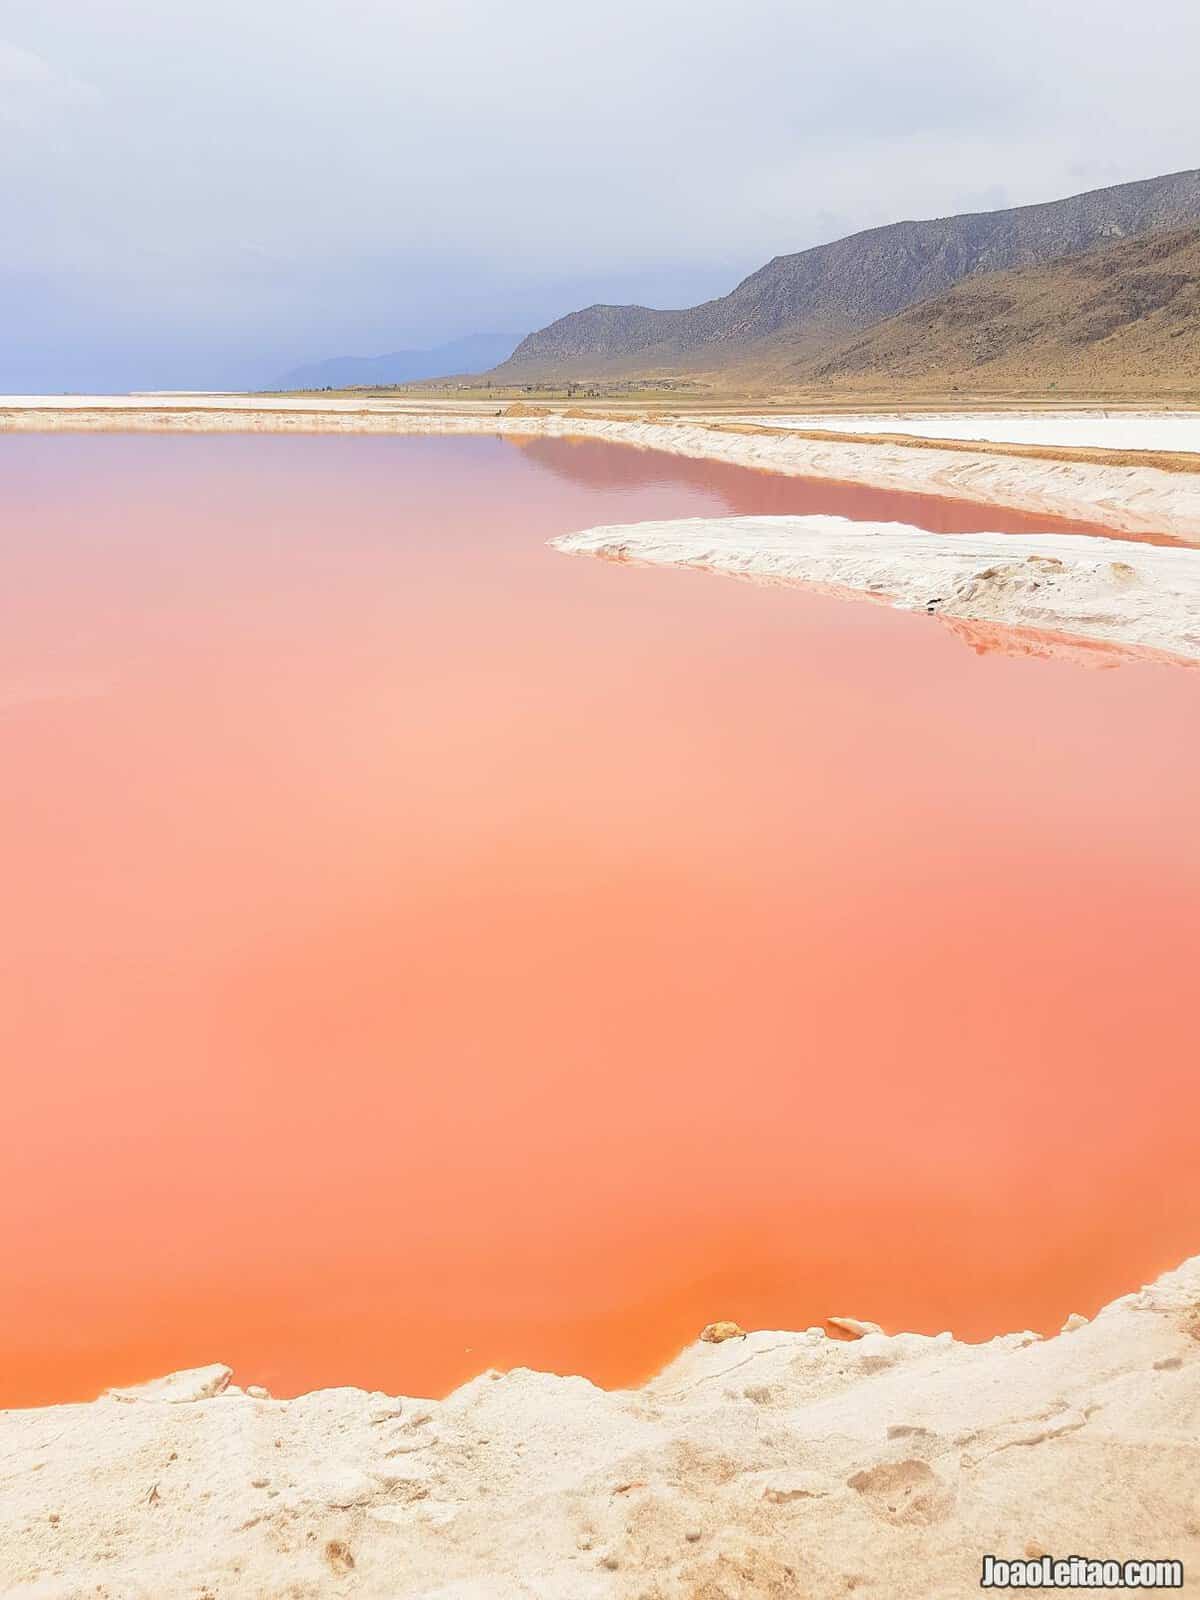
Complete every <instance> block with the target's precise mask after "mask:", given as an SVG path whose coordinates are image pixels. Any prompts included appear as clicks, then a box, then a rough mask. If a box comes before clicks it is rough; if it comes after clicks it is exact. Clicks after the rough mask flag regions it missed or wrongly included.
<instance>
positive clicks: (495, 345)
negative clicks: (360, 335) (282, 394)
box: [271, 333, 516, 389]
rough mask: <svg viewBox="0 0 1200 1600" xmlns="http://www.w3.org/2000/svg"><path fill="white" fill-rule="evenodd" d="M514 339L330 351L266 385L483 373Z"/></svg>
mask: <svg viewBox="0 0 1200 1600" xmlns="http://www.w3.org/2000/svg"><path fill="white" fill-rule="evenodd" d="M515 343H516V341H515V340H514V339H513V338H512V337H511V336H510V335H508V334H502V333H472V334H468V335H467V336H466V338H463V339H454V340H452V341H451V342H450V343H449V344H439V345H434V346H433V347H432V349H429V350H394V351H393V352H392V353H391V355H386V356H333V357H331V358H330V359H329V360H327V361H314V362H312V363H311V364H310V365H308V366H304V367H296V368H295V369H294V370H293V371H291V372H285V373H284V375H283V376H282V377H281V378H279V379H277V380H276V382H275V383H273V384H272V385H271V387H272V389H356V388H378V387H381V386H385V385H388V384H393V383H414V382H416V381H417V379H419V378H448V377H454V376H457V375H458V374H460V373H465V372H486V371H487V369H488V368H489V367H494V366H495V365H496V363H497V362H498V361H503V360H504V359H505V357H506V356H509V355H511V354H512V348H513V345H514V344H515Z"/></svg>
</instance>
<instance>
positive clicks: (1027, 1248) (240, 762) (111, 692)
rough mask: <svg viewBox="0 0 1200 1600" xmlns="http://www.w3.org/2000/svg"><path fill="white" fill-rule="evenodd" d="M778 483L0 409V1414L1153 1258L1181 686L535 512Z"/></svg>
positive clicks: (694, 502) (654, 1349)
mask: <svg viewBox="0 0 1200 1600" xmlns="http://www.w3.org/2000/svg"><path fill="white" fill-rule="evenodd" d="M568 460H569V461H570V463H571V464H572V468H576V469H577V468H578V466H579V464H580V463H581V462H582V463H584V465H585V466H586V471H579V470H571V471H567V470H565V469H564V467H563V463H564V462H566V461H568ZM800 487H803V489H804V492H805V493H809V492H811V493H813V494H819V493H821V492H824V491H823V490H822V488H821V486H819V485H804V486H798V485H797V484H795V483H794V482H789V483H788V484H787V486H786V492H787V494H788V495H791V494H792V493H793V492H799V488H800ZM782 492H783V491H782V490H781V488H780V483H779V482H778V481H776V480H772V479H769V478H767V477H764V476H762V475H758V474H750V473H747V474H740V473H738V472H737V471H736V470H735V469H731V468H720V467H705V466H700V465H697V464H695V463H685V462H681V461H679V460H677V459H675V458H667V459H664V460H661V461H656V459H655V458H653V457H650V456H646V455H642V454H634V453H632V452H626V451H621V450H619V449H616V448H603V447H600V446H594V445H589V446H588V447H587V453H586V454H585V455H583V454H580V453H579V452H578V450H577V449H576V447H571V446H568V447H566V448H565V450H563V451H554V450H544V449H543V448H542V442H540V441H539V442H538V447H537V448H536V449H533V448H530V447H529V446H528V445H525V446H522V447H521V448H514V447H513V446H512V445H511V444H509V443H504V442H501V441H498V440H487V439H459V440H453V439H386V438H359V439H354V438H295V439H290V438H286V437H272V438H252V437H236V436H234V437H215V438H205V437H199V436H198V437H194V438H171V437H147V436H129V437H120V436H108V437H102V438H89V437H86V436H80V437H70V436H59V437H54V438H37V437H34V436H28V437H12V438H6V439H3V440H0V497H2V507H3V513H4V514H3V519H2V521H0V562H2V563H3V574H4V582H3V585H2V586H0V749H2V752H3V762H4V784H3V786H2V787H0V876H2V879H3V882H4V885H5V907H6V913H7V914H6V916H5V919H4V922H3V924H2V925H0V1058H2V1059H3V1061H4V1063H5V1066H6V1069H7V1075H6V1115H5V1118H4V1121H3V1125H2V1129H0V1202H2V1204H3V1208H4V1214H5V1218H6V1224H7V1225H6V1228H5V1230H4V1234H3V1238H2V1239H0V1297H2V1300H3V1303H2V1304H0V1342H2V1349H0V1383H2V1386H3V1396H2V1398H3V1399H6V1400H8V1401H9V1402H21V1401H34V1400H49V1399H60V1398H63V1397H67V1396H87V1395H90V1394H93V1393H95V1392H96V1391H97V1390H98V1389H99V1388H100V1387H102V1386H103V1385H105V1384H107V1383H112V1382H117V1381H124V1380H129V1379H132V1378H136V1377H140V1376H145V1375H147V1374H149V1373H152V1372H155V1371H165V1370H167V1369H169V1368H172V1367H178V1366H182V1365H187V1364H191V1363H195V1362H200V1361H208V1360H213V1359H223V1360H228V1361H231V1362H233V1363H235V1364H236V1365H237V1366H238V1368H239V1369H240V1371H241V1373H242V1375H243V1377H244V1378H245V1379H247V1380H249V1381H254V1380H258V1381H263V1382H266V1383H268V1384H272V1385H274V1386H275V1387H276V1389H277V1390H278V1391H279V1392H284V1393H286V1392H289V1391H295V1390H298V1389H303V1388H307V1387H311V1386H313V1385H315V1384H322V1383H337V1382H353V1383H359V1384H363V1385H366V1386H379V1387H383V1388H389V1389H402V1390H407V1391H409V1392H414V1391H417V1392H419V1391H422V1390H425V1391H434V1392H436V1391H443V1390H445V1389H447V1388H448V1387H450V1386H451V1385H453V1384H454V1383H455V1382H457V1381H460V1380H462V1379H463V1378H465V1377H467V1376H469V1375H470V1374H471V1373H473V1372H476V1371H478V1370H479V1369H480V1368H482V1367H484V1366H487V1365H489V1364H494V1365H506V1364H511V1363H515V1362H525V1363H528V1364H532V1365H538V1366H549V1367H554V1368H558V1369H560V1370H579V1371H584V1372H587V1373H589V1374H591V1375H592V1376H594V1377H596V1378H597V1379H600V1380H603V1381H607V1382H618V1381H628V1380H631V1379H633V1378H636V1377H637V1376H639V1375H640V1374H642V1373H644V1372H645V1371H647V1370H648V1369H650V1368H652V1367H654V1366H655V1365H657V1364H658V1363H659V1362H661V1361H662V1360H663V1359H664V1358H665V1357H667V1356H668V1355H669V1354H670V1353H671V1352H672V1350H673V1349H674V1348H675V1347H676V1346H677V1345H678V1344H679V1343H681V1342H682V1341H683V1340H685V1339H686V1338H688V1337H690V1336H691V1335H692V1334H694V1332H695V1331H696V1329H697V1328H698V1327H699V1326H700V1325H701V1324H702V1323H704V1322H705V1321H708V1320H711V1319H712V1318H713V1317H716V1316H733V1317H736V1318H738V1320H740V1321H742V1322H743V1323H748V1324H751V1325H760V1326H761V1325H776V1326H779V1325H788V1326H805V1325H807V1324H808V1323H810V1322H812V1321H814V1320H816V1319H817V1318H819V1317H821V1316H822V1315H824V1314H825V1313H827V1312H830V1311H837V1312H847V1311H848V1312H852V1313H855V1314H859V1315H864V1316H871V1317H874V1318H876V1319H878V1320H880V1321H882V1322H884V1323H885V1324H891V1325H894V1326H898V1325H906V1326H913V1327H920V1328H926V1329H934V1330H936V1329H937V1328H939V1327H943V1326H953V1327H954V1328H955V1329H956V1330H958V1331H959V1332H961V1333H963V1334H966V1335H974V1336H981V1335H984V1334H987V1333H989V1332H992V1331H995V1330H996V1329H998V1328H1001V1327H1024V1326H1027V1325H1031V1326H1035V1327H1044V1328H1045V1327H1051V1326H1055V1325H1057V1323H1058V1322H1059V1321H1060V1320H1061V1319H1062V1317H1063V1316H1064V1315H1065V1314H1066V1313H1067V1312H1068V1311H1070V1310H1080V1311H1084V1312H1087V1311H1090V1310H1093V1309H1094V1308H1095V1306H1096V1305H1097V1304H1098V1303H1099V1302H1100V1301H1102V1300H1103V1299H1104V1298H1106V1297H1110V1296H1112V1295H1114V1294H1116V1293H1118V1292H1121V1291H1123V1290H1124V1289H1126V1288H1128V1287H1130V1286H1131V1285H1133V1284H1135V1283H1137V1282H1139V1281H1141V1280H1142V1279H1144V1278H1145V1277H1146V1276H1147V1275H1149V1274H1151V1273H1153V1272H1155V1271H1156V1270H1158V1269H1160V1268H1162V1267H1164V1266H1166V1265H1169V1264H1171V1263H1172V1262H1173V1261H1174V1260H1175V1259H1177V1258H1179V1257H1182V1256H1183V1255H1184V1254H1186V1253H1187V1252H1188V1251H1189V1250H1190V1249H1194V1247H1195V1240H1196V1235H1197V1224H1198V1222H1200V1198H1198V1197H1197V1191H1196V1185H1195V1183H1194V1181H1193V1171H1194V1169H1193V1162H1194V1152H1193V1148H1192V1146H1193V1143H1194V1134H1193V1131H1192V1130H1193V1127H1194V1121H1195V1114H1196V1111H1197V1109H1198V1107H1197V1100H1198V1099H1200V1088H1198V1087H1197V1083H1196V1079H1195V1073H1194V1063H1195V1060H1196V1056H1197V1044H1198V1043H1200V1040H1198V1033H1200V1029H1198V1027H1197V1023H1196V1020H1195V1013H1194V1009H1193V1008H1192V1007H1190V1006H1189V1005H1187V1004H1186V1003H1185V1000H1184V997H1185V996H1187V995H1189V994H1190V991H1191V986H1192V978H1193V972H1192V968H1193V965H1194V957H1193V953H1192V952H1193V945H1194V921H1195V906H1196V904H1197V892H1198V890H1200V852H1198V849H1197V845H1196V830H1195V817H1196V815H1197V810H1198V806H1200V755H1198V754H1197V750H1196V744H1195V741H1194V740H1192V739H1189V738H1187V737H1185V736H1183V730H1190V729H1191V728H1192V727H1194V726H1195V723H1196V716H1197V710H1198V696H1200V686H1198V681H1197V678H1196V676H1195V675H1194V674H1192V673H1187V672H1179V671H1174V670H1172V669H1170V668H1167V667H1164V666H1162V665H1158V664H1152V663H1144V662H1136V661H1135V662H1131V663H1128V664H1126V665H1124V666H1123V667H1122V670H1121V671H1120V672H1090V671H1081V670H1079V667H1078V665H1077V664H1076V662H1075V661H1074V660H1059V659H1032V658H1022V657H1020V656H1016V655H1011V654H983V655H976V654H974V653H973V652H971V651H967V650H963V649H962V647H961V644H960V643H959V642H958V640H957V639H956V638H954V637H952V636H951V634H949V633H948V632H947V631H946V630H945V629H944V628H939V627H935V626H933V625H932V623H931V622H930V621H929V619H927V618H925V617H920V616H912V615H909V614H904V613H898V612H895V611H891V610H888V609H884V608H880V607H872V606H861V605H856V606H848V605H845V604H842V603H840V602H839V601H837V600H834V599H830V598H827V597H822V596H819V595H813V594H809V593H806V592H803V591H797V590H789V589H777V588H764V587H755V586H750V585H743V584H731V583H723V582H718V581H715V580H714V579H712V578H710V577H707V576H705V575H702V574H696V573H687V572H673V571H665V570H647V569H641V568H637V567H617V566H612V565H609V564H606V563H603V562H589V561H581V560H577V559H568V558H566V557H564V556H561V555H559V554H557V553H555V552H554V551H551V550H549V549H547V548H546V546H545V542H544V541H545V540H546V539H548V538H550V537H552V536H553V535H555V534H558V533H562V532H565V531H567V530H569V529H571V528H579V527H584V526H587V525H590V524H595V523H600V522H613V521H621V520H635V519H637V518H641V517H665V516H673V515H681V516H688V515H692V516H694V515H706V514H715V513H720V512H722V511H726V510H744V511H747V512H758V513H762V512H764V511H770V510H777V509H788V510H794V509H796V506H795V504H793V503H792V502H791V501H788V503H787V504H785V505H780V504H779V503H778V501H777V498H776V497H777V496H778V495H779V494H780V493H782ZM829 492H830V493H833V492H835V491H833V490H830V491H829ZM837 492H839V493H840V492H841V491H837ZM854 492H855V493H858V492H859V491H854ZM891 506H892V508H891V510H890V511H889V512H888V513H887V514H889V515H890V516H891V517H893V518H902V519H907V520H913V518H912V516H911V512H910V509H909V508H908V507H907V506H905V507H903V509H901V508H900V507H899V506H897V505H895V504H894V503H891ZM819 509H836V508H835V507H833V506H832V505H829V504H826V505H823V506H821V507H819ZM886 509H887V508H884V510H886ZM870 514H871V515H873V516H874V515H879V514H882V513H881V511H879V510H876V509H875V507H874V505H873V506H872V509H871V511H870ZM986 516H987V521H988V524H989V525H993V526H994V517H993V515H992V513H990V512H988V513H987V514H986ZM977 637H978V635H977Z"/></svg>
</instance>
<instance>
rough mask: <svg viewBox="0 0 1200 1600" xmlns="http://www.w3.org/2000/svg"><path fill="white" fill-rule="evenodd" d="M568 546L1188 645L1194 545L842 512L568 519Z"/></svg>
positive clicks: (1068, 630) (1126, 642)
mask: <svg viewBox="0 0 1200 1600" xmlns="http://www.w3.org/2000/svg"><path fill="white" fill-rule="evenodd" d="M550 542H551V544H552V545H553V546H554V548H555V549H557V550H562V551H566V552H567V553H568V554H579V555H598V556H604V557H607V558H608V559H609V560H616V561H638V562H646V563H650V564H654V565H665V566H686V567H702V568H706V569H708V570H710V571H713V572H721V573H726V574H729V575H731V576H734V577H740V578H750V579H754V580H757V581H759V582H768V583H795V584H805V585H810V586H812V587H815V588H819V589H825V590H834V591H838V592H840V593H844V594H846V595H861V596H863V597H864V598H874V599H878V600H887V601H890V602H891V603H892V604H893V605H896V606H900V607H903V608H904V609H906V610H911V611H925V612H928V613H929V614H930V615H933V616H938V617H941V618H945V619H949V620H952V621H955V620H956V621H959V622H962V621H973V622H982V623H988V624H997V625H1000V626H1003V627H1008V628H1025V629H1035V630H1038V631H1039V632H1042V633H1052V634H1058V635H1066V636H1068V637H1071V638H1076V639H1086V640H1093V641H1103V642H1106V643H1110V644H1115V645H1120V646H1122V647H1133V648H1135V649H1141V650H1153V651H1163V652H1167V653H1170V654H1172V655H1177V656H1182V657H1186V658H1191V659H1200V550H1195V549H1184V548H1176V547H1171V546H1162V545H1150V544H1138V543H1134V542H1133V541H1131V540H1128V539H1106V538H1100V537H1095V538H1093V537H1091V536H1089V535H1087V534H1054V533H1045V534H1011V533H971V534H955V535H947V534H938V533H926V532H925V531H924V530H923V529H921V528H914V527H910V526H909V525H908V524H906V523H900V522H853V521H850V520H849V519H847V518H846V517H821V516H813V517H692V518H687V519H684V520H681V521H673V522H636V523H630V524H628V525H625V526H616V527H604V528H589V529H587V530H585V531H584V532H582V533H568V534H564V535H562V536H561V537H559V538H557V539H552V540H551V541H550Z"/></svg>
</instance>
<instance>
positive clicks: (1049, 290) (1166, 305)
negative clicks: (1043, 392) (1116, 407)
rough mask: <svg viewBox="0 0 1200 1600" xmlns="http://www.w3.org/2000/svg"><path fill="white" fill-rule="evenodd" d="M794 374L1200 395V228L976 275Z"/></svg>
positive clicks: (831, 379)
mask: <svg viewBox="0 0 1200 1600" xmlns="http://www.w3.org/2000/svg"><path fill="white" fill-rule="evenodd" d="M789 370H790V375H791V376H792V377H793V378H794V379H796V381H798V382H817V383H821V384H833V385H837V384H839V383H846V384H848V385H850V386H852V387H854V388H863V387H869V386H870V385H871V384H872V383H879V384H880V385H883V384H885V383H886V384H887V385H888V386H889V387H896V386H906V385H912V384H919V383H920V382H921V381H922V380H927V379H933V378H936V380H937V381H938V383H939V384H943V385H944V384H946V383H948V382H959V381H961V382H962V383H963V384H964V385H965V384H970V385H977V386H981V387H985V388H988V387H1009V386H1012V387H1030V386H1037V387H1046V386H1047V385H1049V384H1051V383H1055V384H1060V385H1063V386H1065V387H1073V386H1074V387H1093V388H1105V389H1114V390H1117V389H1121V388H1125V387H1135V388H1139V389H1140V388H1148V387H1157V388H1163V387H1172V386H1174V387H1179V388H1187V387H1196V388H1200V224H1193V225H1192V226H1190V227H1186V228H1178V229H1174V230H1171V231H1169V232H1166V233H1154V234H1150V235H1148V236H1146V237H1143V238H1137V239H1127V240H1123V241H1121V242H1119V243H1117V244H1110V245H1106V246H1102V247H1099V248H1097V249H1094V250H1091V251H1088V252H1086V253H1084V254H1081V255H1076V256H1071V257H1068V258H1066V259H1065V260H1062V261H1055V262H1052V263H1051V264H1049V265H1047V266H1039V267H1021V268H1017V269H1016V270H1014V271H1010V272H993V273H987V274H985V275H983V276H974V277H970V278H966V279H964V280H963V281H962V282H961V283H958V284H956V285H955V287H954V288H953V289H951V290H949V292H948V293H946V294H944V295H939V296H938V297H937V298H935V299H933V300H926V301H923V302H922V303H921V304H919V305H915V306H911V307H910V308H909V309H908V310H906V311H902V312H901V313H900V314H899V315H898V316H894V317H889V318H887V319H886V320H885V321H883V322H880V323H877V324H876V325H875V326H874V327H872V328H870V329H868V330H867V332H866V333H864V334H860V335H856V336H854V337H852V338H850V339H847V340H845V341H843V342H842V343H841V344H840V345H838V346H837V347H836V348H834V349H833V350H830V351H826V352H823V353H822V354H821V355H820V356H817V357H808V358H806V359H802V360H800V361H798V362H795V363H794V364H793V365H792V366H791V368H790V369H789Z"/></svg>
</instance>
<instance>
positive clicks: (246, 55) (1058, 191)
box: [0, 0, 1200, 391]
mask: <svg viewBox="0 0 1200 1600" xmlns="http://www.w3.org/2000/svg"><path fill="white" fill-rule="evenodd" d="M1198 61H1200V5H1198V4H1197V3H1196V0H1140V3H1139V4H1136V5H1131V4H1130V3H1129V0H1053V3H1050V0H906V3H904V4H900V3H898V0H851V3H849V4H842V5H833V6H831V5H830V4H828V0H821V3H820V4H814V3H812V0H737V3H736V4H734V3H730V0H721V3H717V0H607V3H606V4H600V5H595V4H593V5H584V4H581V3H579V0H53V3H52V4H50V3H47V0H0V181H2V182H3V186H4V195H5V210H6V215H7V227H6V228H5V230H4V246H3V255H2V256H0V389H3V390H8V391H14V390H43V389H46V390H57V389H65V388H79V389H84V388H120V389H124V388H130V387H140V386H146V387H167V386H172V385H178V386H183V387H202V386H205V385H215V386H243V385H254V384H258V383H263V382H267V381H269V380H270V379H271V378H272V377H273V376H275V375H276V374H277V373H279V372H281V371H284V370H286V369H287V368H289V367H291V366H294V365H296V364H297V363H299V362H302V361H307V360H313V359H319V358H321V357H324V356H333V355H346V354H362V355H370V354H379V353H382V352H385V351H389V350H393V349H398V348H405V347H408V346H427V345H431V344H436V343H440V342H442V341H443V340H445V339H449V338H452V337H456V336H459V335H461V334H465V333H472V332H491V331H504V332H507V331H511V332H512V333H513V334H514V335H515V334H518V333H523V332H526V331H528V329H529V328H531V327H534V326H537V325H539V324H541V323H544V322H546V321H548V320H550V319H551V318H553V317H555V316H558V315H561V314H562V313H563V312H565V311H568V310H572V309H575V308H576V307H577V306H579V305H581V304H586V303H588V302H590V301H594V300H613V301H624V300H630V299H637V300H640V301H642V302H644V303H648V304H653V305H674V304H686V303H690V302H692V301H695V300H697V299H702V298H705V297H707V296H709V295H712V294H719V293H722V292H724V291H725V290H726V289H728V288H730V287H732V285H733V283H734V282H735V281H736V280H737V279H738V278H739V277H741V276H743V275H744V274H745V273H746V272H747V271H750V270H751V269H753V268H754V267H756V266H758V265H761V263H762V262H763V261H765V260H766V259H767V258H768V257H770V256H772V255H776V254H780V253H782V252H786V251H791V250H799V249H803V248H804V247H805V246H807V245H811V244H817V243H821V242H822V241H824V240H826V239H831V238H835V237H837V236H839V235H841V234H845V233H849V232H853V231H854V230H856V229H858V228H862V227H869V226H872V225H874V224H876V223H880V222H889V221H895V220H897V219H899V218H902V217H911V216H936V215H944V214H947V213H951V212H955V211H963V210H980V209H991V208H993V207H996V206H1003V205H1018V204H1023V203H1026V202H1032V201H1037V200H1045V199H1051V198H1054V197H1057V196H1059V195H1064V194H1070V193H1073V192H1077V191H1078V190H1081V189H1088V188H1096V187H1099V186H1101V185H1104V184H1108V183H1119V182H1123V181H1125V180H1127V179H1130V178H1140V177H1149V176H1152V175H1154V174H1157V173H1162V172H1170V171H1175V170H1178V169H1179V168H1182V167H1190V166H1196V165H1200V95H1197V93H1196V90H1195V73H1196V63H1197V62H1198Z"/></svg>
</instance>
